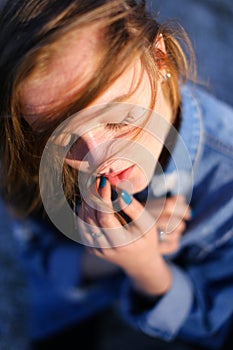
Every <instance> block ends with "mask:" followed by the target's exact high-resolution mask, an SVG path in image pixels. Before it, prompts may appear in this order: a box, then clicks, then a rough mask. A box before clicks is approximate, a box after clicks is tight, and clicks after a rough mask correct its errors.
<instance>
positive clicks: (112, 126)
mask: <svg viewBox="0 0 233 350" xmlns="http://www.w3.org/2000/svg"><path fill="white" fill-rule="evenodd" d="M128 125H129V124H126V123H107V124H106V126H105V127H106V128H107V129H109V130H113V131H118V130H120V129H122V128H123V127H126V126H128Z"/></svg>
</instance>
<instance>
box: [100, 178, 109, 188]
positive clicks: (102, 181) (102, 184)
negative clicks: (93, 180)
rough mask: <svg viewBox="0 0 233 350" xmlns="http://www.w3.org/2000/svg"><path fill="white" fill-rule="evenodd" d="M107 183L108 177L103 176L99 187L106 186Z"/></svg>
mask: <svg viewBox="0 0 233 350" xmlns="http://www.w3.org/2000/svg"><path fill="white" fill-rule="evenodd" d="M106 183H107V180H106V177H104V176H101V178H100V184H99V188H104V187H105V185H106Z"/></svg>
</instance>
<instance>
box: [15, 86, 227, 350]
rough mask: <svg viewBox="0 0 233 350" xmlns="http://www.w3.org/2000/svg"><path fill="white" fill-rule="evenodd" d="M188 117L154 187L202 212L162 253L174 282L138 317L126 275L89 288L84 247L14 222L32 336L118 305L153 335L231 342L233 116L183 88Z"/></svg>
mask: <svg viewBox="0 0 233 350" xmlns="http://www.w3.org/2000/svg"><path fill="white" fill-rule="evenodd" d="M181 112H182V117H181V126H180V130H179V139H178V140H177V143H176V145H175V147H174V149H173V150H172V155H171V158H170V161H169V163H168V165H167V167H166V169H165V172H164V174H163V177H161V175H159V174H155V176H154V177H153V179H152V181H151V184H150V186H149V195H150V196H153V197H161V196H163V195H166V193H167V192H169V193H170V194H171V195H172V194H177V193H182V194H183V195H185V196H186V199H187V201H188V203H190V206H191V208H192V210H193V213H194V215H193V218H192V219H191V220H190V221H189V222H188V224H187V228H186V230H185V233H184V235H183V236H182V238H181V241H180V246H179V249H178V251H177V252H176V253H174V254H171V255H167V256H164V258H165V259H166V261H167V263H168V265H169V266H170V269H171V273H172V276H173V282H172V286H171V288H170V289H169V291H168V292H167V293H166V294H165V295H164V296H162V297H161V298H160V299H159V300H158V301H157V302H156V303H154V305H153V306H152V307H151V308H150V309H149V310H148V309H146V310H142V312H140V313H137V314H135V313H134V312H133V309H134V308H133V303H134V299H133V298H132V293H131V284H130V280H129V279H128V278H127V276H124V275H123V274H122V273H119V274H116V275H115V276H112V277H108V278H102V279H100V280H98V281H96V282H95V283H93V284H89V285H83V283H82V273H81V267H80V266H81V259H82V253H83V247H82V246H81V245H80V244H78V243H75V242H73V241H71V240H69V239H67V240H64V241H58V240H57V239H56V236H55V235H54V234H52V232H51V230H50V229H49V228H47V227H46V226H45V225H43V224H42V223H38V222H37V221H33V220H30V219H29V220H27V221H24V222H17V221H15V222H14V226H13V230H14V233H15V236H16V238H17V240H18V243H19V247H20V252H21V257H22V259H23V262H24V265H25V267H26V269H27V273H28V280H29V288H30V292H31V295H32V299H31V305H32V307H31V313H30V322H29V324H30V331H31V337H32V338H33V337H34V338H40V337H43V336H46V335H49V334H50V333H52V332H54V331H57V330H59V329H61V328H62V327H64V326H66V325H70V324H72V323H73V322H78V321H81V320H82V319H84V318H85V317H87V316H88V315H90V314H93V313H95V312H96V311H97V310H100V309H101V308H103V307H104V306H106V305H109V304H112V303H115V302H117V305H118V309H119V311H120V312H121V313H122V315H123V317H124V318H125V320H127V321H128V322H129V323H130V324H131V325H132V326H133V327H136V328H139V329H141V330H142V331H143V332H144V333H146V334H148V335H150V336H152V337H159V338H162V339H165V340H167V341H169V340H172V339H174V338H175V337H180V338H182V339H186V340H188V341H192V342H194V343H195V342H196V343H198V344H201V345H203V346H206V347H207V348H209V349H218V348H219V347H220V346H221V344H222V343H223V341H224V336H225V333H226V331H227V330H228V324H229V323H230V321H231V320H232V319H233V136H232V135H233V110H232V109H231V107H230V106H228V105H226V104H225V103H223V102H221V101H219V100H217V99H215V98H214V97H213V96H211V95H210V94H208V93H207V92H205V91H204V90H202V89H200V88H198V87H193V86H189V85H187V86H184V87H182V110H181ZM185 152H187V154H188V155H189V157H186V158H185ZM182 154H184V158H185V159H183V158H182V156H181V155H182ZM116 286H117V288H116Z"/></svg>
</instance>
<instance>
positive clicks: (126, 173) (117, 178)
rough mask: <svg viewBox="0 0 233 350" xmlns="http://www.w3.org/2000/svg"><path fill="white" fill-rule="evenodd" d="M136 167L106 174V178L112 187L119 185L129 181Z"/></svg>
mask: <svg viewBox="0 0 233 350" xmlns="http://www.w3.org/2000/svg"><path fill="white" fill-rule="evenodd" d="M134 167H135V165H131V166H130V167H128V168H126V169H124V170H120V171H116V172H112V173H108V174H104V177H106V178H107V179H108V181H109V182H110V184H111V185H117V184H118V183H119V182H121V181H124V180H128V179H129V177H130V175H131V173H132V171H133V169H134Z"/></svg>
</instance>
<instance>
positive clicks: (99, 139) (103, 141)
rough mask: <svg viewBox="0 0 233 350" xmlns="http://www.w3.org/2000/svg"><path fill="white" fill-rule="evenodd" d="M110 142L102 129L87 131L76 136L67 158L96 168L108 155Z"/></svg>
mask: <svg viewBox="0 0 233 350" xmlns="http://www.w3.org/2000/svg"><path fill="white" fill-rule="evenodd" d="M111 142H112V141H111V139H109V138H108V137H107V135H106V132H105V130H104V129H102V128H100V129H99V130H94V131H89V132H87V133H85V134H84V135H82V136H80V137H78V138H77V140H76V141H75V142H74V144H73V145H72V147H71V149H70V151H69V154H68V158H69V159H72V160H74V161H78V162H80V163H83V164H84V163H87V164H88V167H89V168H97V167H98V166H99V165H100V164H101V163H102V162H104V160H105V159H106V157H107V156H108V152H109V149H110V144H111Z"/></svg>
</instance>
